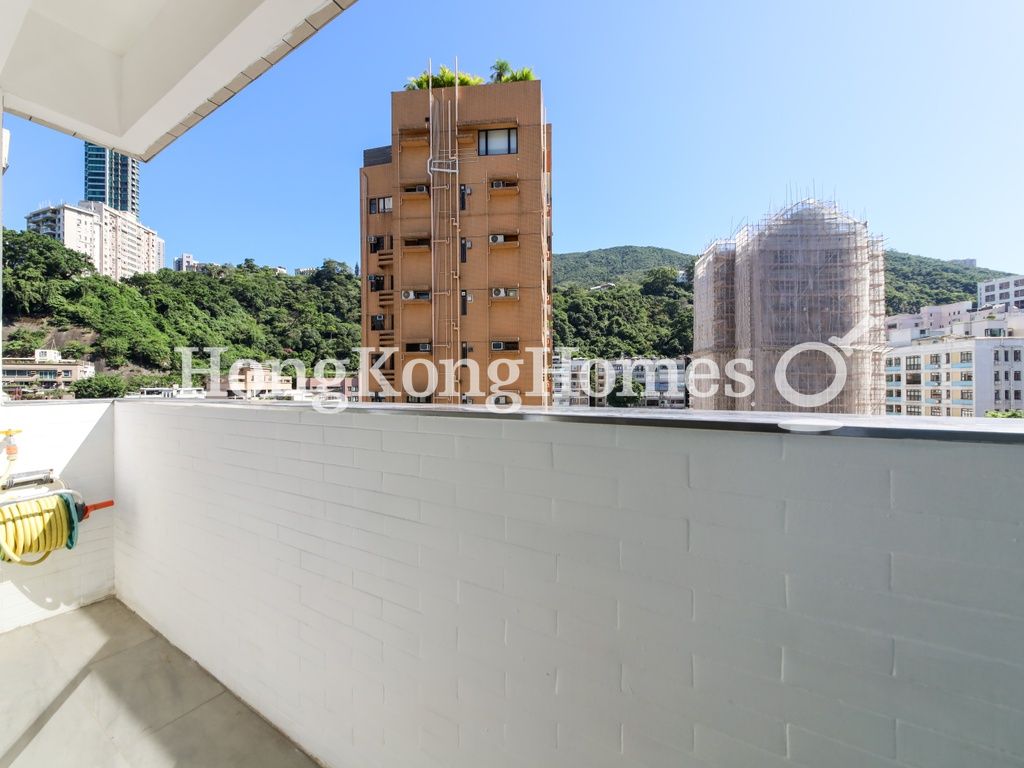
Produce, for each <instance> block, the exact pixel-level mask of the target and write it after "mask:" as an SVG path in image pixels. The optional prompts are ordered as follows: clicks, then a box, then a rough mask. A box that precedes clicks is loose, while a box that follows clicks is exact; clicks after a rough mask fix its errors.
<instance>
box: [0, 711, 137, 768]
mask: <svg viewBox="0 0 1024 768" xmlns="http://www.w3.org/2000/svg"><path fill="white" fill-rule="evenodd" d="M0 765H4V766H8V765H9V766H10V767H11V768H43V767H44V766H45V768H130V764H129V763H128V761H127V760H125V758H124V756H123V755H122V754H121V753H120V751H119V750H118V749H117V747H115V746H114V742H113V741H112V740H111V738H110V737H109V736H108V735H107V734H106V733H104V732H103V731H102V730H101V729H100V728H99V727H98V725H97V723H96V720H95V719H94V718H93V717H92V716H91V715H90V714H89V713H88V712H87V711H86V710H85V709H84V708H83V707H82V706H81V705H80V704H78V703H76V702H73V701H65V702H64V703H63V704H62V705H61V706H60V707H58V708H57V709H56V710H55V711H54V713H53V716H52V717H50V718H49V719H47V720H46V721H45V722H43V723H42V724H41V727H40V730H39V731H38V732H36V733H34V734H32V735H31V738H29V739H26V740H25V741H24V743H22V744H19V745H18V747H17V748H16V749H14V750H10V751H9V753H8V754H6V755H4V756H2V757H0Z"/></svg>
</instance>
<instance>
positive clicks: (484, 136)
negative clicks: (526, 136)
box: [477, 128, 519, 155]
mask: <svg viewBox="0 0 1024 768" xmlns="http://www.w3.org/2000/svg"><path fill="white" fill-rule="evenodd" d="M477 152H478V153H479V154H481V155H515V154H517V153H518V152H519V135H518V130H517V129H516V128H495V129H492V130H489V131H480V132H479V133H478V134H477Z"/></svg>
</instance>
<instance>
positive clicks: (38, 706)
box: [0, 627, 77, 765]
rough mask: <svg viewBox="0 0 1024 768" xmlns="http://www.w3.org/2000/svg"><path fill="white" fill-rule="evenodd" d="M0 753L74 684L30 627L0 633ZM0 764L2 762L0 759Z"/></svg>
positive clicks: (35, 723) (12, 743)
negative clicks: (0, 664)
mask: <svg viewBox="0 0 1024 768" xmlns="http://www.w3.org/2000/svg"><path fill="white" fill-rule="evenodd" d="M0 659H3V664H2V672H0V756H2V755H4V754H6V753H7V752H8V751H9V750H10V749H12V748H13V747H15V745H16V744H18V743H19V742H22V743H24V738H23V737H24V736H25V734H26V733H28V732H30V731H31V730H32V729H33V728H38V727H39V722H37V721H40V719H41V718H45V716H46V713H47V710H48V709H50V708H51V706H53V705H54V702H57V705H56V706H59V702H60V701H63V700H64V699H65V698H66V697H67V695H68V693H69V692H70V691H71V690H73V689H74V686H75V685H76V684H77V681H76V680H75V675H74V674H72V673H70V672H67V671H65V670H64V669H63V668H61V667H60V666H58V665H57V663H56V661H55V660H54V658H53V656H52V655H51V654H50V652H49V651H48V650H47V649H46V647H45V646H44V645H42V643H40V641H39V636H38V634H36V632H35V629H34V628H33V627H22V628H21V629H15V630H13V631H11V632H6V633H4V634H3V635H0ZM0 765H3V762H2V761H0Z"/></svg>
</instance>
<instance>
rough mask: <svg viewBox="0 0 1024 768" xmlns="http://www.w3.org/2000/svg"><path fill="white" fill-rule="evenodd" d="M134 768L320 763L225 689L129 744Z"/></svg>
mask: <svg viewBox="0 0 1024 768" xmlns="http://www.w3.org/2000/svg"><path fill="white" fill-rule="evenodd" d="M125 753H126V755H127V757H128V759H129V762H130V763H131V765H132V768H213V767H214V766H223V767H224V768H231V767H233V766H239V767H241V766H244V767H245V768H315V766H316V764H315V763H314V762H313V761H312V760H310V759H309V758H308V757H307V756H306V755H304V754H303V753H302V752H300V751H299V750H298V749H296V748H295V746H294V745H293V744H292V743H291V742H290V741H289V740H288V739H287V738H285V737H284V736H283V735H281V734H280V733H279V732H278V731H277V730H276V729H275V728H273V726H271V725H269V724H268V723H267V722H266V721H265V720H263V718H261V717H260V716H259V715H257V714H256V713H255V712H253V711H252V710H251V709H249V707H247V706H246V705H245V704H243V703H242V702H241V701H239V700H238V699H237V698H235V696H233V695H232V694H231V693H230V692H227V691H225V692H224V693H222V694H221V695H220V696H218V697H217V698H215V699H213V700H212V701H208V702H207V703H206V704H203V705H202V706H201V707H199V708H198V709H194V710H193V711H191V712H189V713H188V714H187V715H185V716H183V717H181V718H179V719H178V720H175V721H174V722H173V723H170V724H169V725H167V726H164V727H163V728H161V729H160V730H159V731H156V732H154V733H147V734H145V735H144V736H142V737H141V738H139V739H136V740H135V741H134V742H133V743H132V744H131V745H129V746H128V747H126V748H125Z"/></svg>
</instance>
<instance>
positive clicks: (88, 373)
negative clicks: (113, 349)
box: [3, 349, 96, 399]
mask: <svg viewBox="0 0 1024 768" xmlns="http://www.w3.org/2000/svg"><path fill="white" fill-rule="evenodd" d="M95 375H96V367H95V366H94V365H93V364H92V363H87V362H85V361H82V360H65V359H63V358H62V357H61V355H60V352H58V351H57V350H55V349H37V350H36V351H35V354H34V355H33V356H32V357H5V358H4V359H3V390H4V392H6V393H7V394H8V395H10V396H11V397H12V398H15V399H17V398H19V397H24V396H26V395H39V394H58V395H59V394H62V393H63V392H64V391H65V390H67V389H68V388H69V387H70V386H71V385H72V384H74V383H75V382H76V381H78V380H79V379H88V378H91V377H93V376H95Z"/></svg>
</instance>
